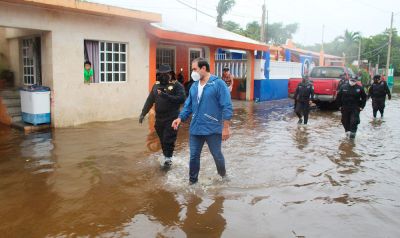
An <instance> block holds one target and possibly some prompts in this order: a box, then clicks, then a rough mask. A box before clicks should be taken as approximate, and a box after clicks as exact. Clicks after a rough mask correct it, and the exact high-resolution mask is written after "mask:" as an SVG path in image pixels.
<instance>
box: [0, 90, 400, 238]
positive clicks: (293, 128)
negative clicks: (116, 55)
mask: <svg viewBox="0 0 400 238" xmlns="http://www.w3.org/2000/svg"><path fill="white" fill-rule="evenodd" d="M292 104H293V103H292V101H291V100H282V101H276V102H265V103H253V102H238V101H236V102H234V119H233V121H232V132H233V134H232V137H231V139H230V140H229V141H227V142H225V143H224V144H223V152H224V155H225V159H226V166H227V173H228V176H229V181H221V179H220V178H219V176H218V175H217V172H216V168H215V164H214V161H213V160H212V157H211V155H210V153H209V151H208V149H205V150H203V154H202V158H201V159H202V160H201V163H202V164H201V172H200V176H199V183H198V184H197V185H194V186H189V185H188V160H189V158H188V156H189V148H188V131H187V129H188V126H187V125H185V126H184V127H183V128H181V129H180V132H179V136H178V142H177V148H176V153H175V157H174V164H173V167H172V169H171V170H170V171H164V170H162V169H160V163H159V161H158V158H159V157H161V152H160V151H159V149H160V145H159V143H158V138H157V136H156V134H155V132H154V131H151V130H150V132H149V128H150V126H148V123H147V122H148V119H146V123H144V124H143V125H139V123H138V122H137V121H136V120H123V121H119V122H110V123H92V124H88V125H83V126H79V127H75V128H69V129H56V130H53V131H48V132H42V133H34V134H29V135H23V134H22V133H21V132H19V131H16V130H13V129H9V128H8V127H4V126H2V127H0V175H1V179H0V232H1V234H2V235H1V236H2V237H97V236H98V237H303V236H304V237H400V228H399V227H400V219H399V218H400V126H399V122H400V121H399V115H400V96H399V94H394V96H393V100H392V101H387V107H386V109H387V111H386V114H385V118H384V119H383V120H378V121H375V122H374V121H372V109H371V101H368V102H367V106H366V109H365V111H364V112H362V113H361V124H360V126H359V132H358V134H357V137H356V139H355V140H354V141H351V140H349V139H346V138H345V134H344V129H343V127H342V126H341V124H340V113H339V112H332V111H320V110H315V111H312V113H311V115H310V121H309V125H308V126H307V127H304V126H298V125H297V120H298V119H297V117H295V115H294V113H293V105H292Z"/></svg>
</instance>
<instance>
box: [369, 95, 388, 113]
mask: <svg viewBox="0 0 400 238" xmlns="http://www.w3.org/2000/svg"><path fill="white" fill-rule="evenodd" d="M385 99H386V98H373V99H372V113H373V115H374V117H376V114H377V113H378V111H379V112H380V113H381V116H383V113H384V111H385Z"/></svg>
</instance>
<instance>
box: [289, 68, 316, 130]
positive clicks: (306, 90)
mask: <svg viewBox="0 0 400 238" xmlns="http://www.w3.org/2000/svg"><path fill="white" fill-rule="evenodd" d="M313 99H314V86H313V84H312V83H311V82H310V81H309V80H308V76H306V75H305V76H303V80H302V81H301V83H299V85H297V88H296V92H295V94H294V100H295V112H296V115H297V117H298V118H299V121H298V122H297V123H298V124H302V123H303V119H302V118H303V117H304V125H307V123H308V114H309V112H310V105H311V103H312V100H313Z"/></svg>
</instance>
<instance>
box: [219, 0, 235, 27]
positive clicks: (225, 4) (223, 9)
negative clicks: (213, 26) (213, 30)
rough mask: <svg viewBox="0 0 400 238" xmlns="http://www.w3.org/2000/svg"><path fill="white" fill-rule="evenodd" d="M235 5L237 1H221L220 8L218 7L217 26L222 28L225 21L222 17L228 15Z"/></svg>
mask: <svg viewBox="0 0 400 238" xmlns="http://www.w3.org/2000/svg"><path fill="white" fill-rule="evenodd" d="M234 5H235V0H219V2H218V6H217V13H218V16H217V26H218V27H221V28H222V26H223V21H222V17H223V16H224V15H225V14H226V13H228V12H229V11H230V10H231V9H232V7H233V6H234Z"/></svg>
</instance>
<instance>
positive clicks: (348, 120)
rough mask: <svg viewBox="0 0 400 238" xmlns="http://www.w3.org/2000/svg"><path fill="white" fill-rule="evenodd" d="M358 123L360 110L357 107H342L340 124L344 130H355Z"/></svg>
mask: <svg viewBox="0 0 400 238" xmlns="http://www.w3.org/2000/svg"><path fill="white" fill-rule="evenodd" d="M358 124H360V110H359V109H358V108H343V107H342V125H343V127H344V130H345V131H346V132H348V131H351V132H353V133H356V132H357V127H358Z"/></svg>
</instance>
